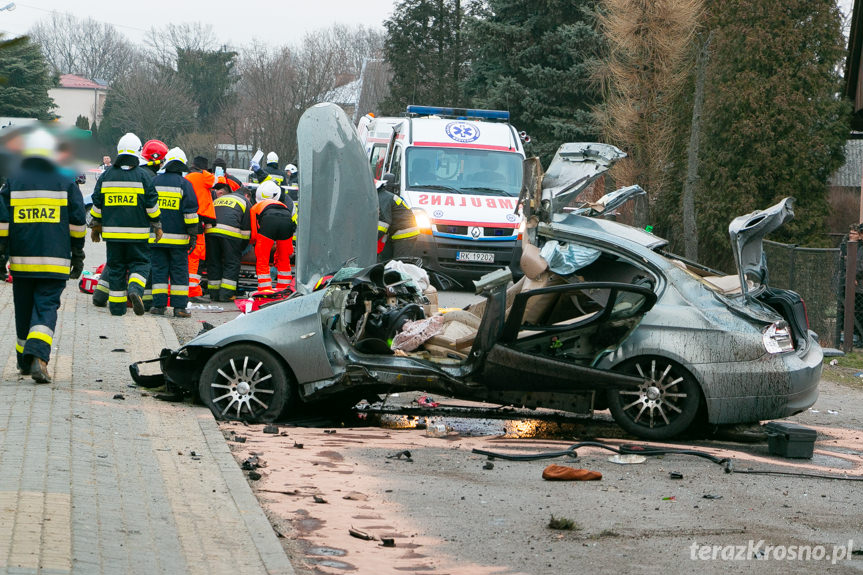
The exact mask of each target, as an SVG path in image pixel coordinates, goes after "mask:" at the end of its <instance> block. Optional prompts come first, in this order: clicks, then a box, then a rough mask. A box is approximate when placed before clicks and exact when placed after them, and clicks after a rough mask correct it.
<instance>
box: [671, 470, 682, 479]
mask: <svg viewBox="0 0 863 575" xmlns="http://www.w3.org/2000/svg"><path fill="white" fill-rule="evenodd" d="M668 478H669V479H683V474H682V473H680V472H679V471H670V472H669V473H668Z"/></svg>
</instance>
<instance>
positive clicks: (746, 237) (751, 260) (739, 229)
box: [728, 198, 794, 298]
mask: <svg viewBox="0 0 863 575" xmlns="http://www.w3.org/2000/svg"><path fill="white" fill-rule="evenodd" d="M793 207H794V198H785V199H784V200H782V201H781V202H779V203H778V204H776V205H773V206H770V207H769V208H767V209H765V210H757V211H754V212H752V213H751V214H747V215H745V216H739V217H736V218H734V219H733V220H732V221H731V223H730V224H729V225H728V234H729V235H730V236H731V249H732V250H733V252H734V259H735V262H736V263H737V273H738V275H739V276H740V287H741V289H742V290H743V291H742V293H743V296H744V298H751V297H755V296H757V295H758V294H759V293H761V292H762V291H764V288H766V287H767V279H768V278H767V259H766V258H765V257H764V244H763V239H764V236H766V235H767V234H769V233H771V232H773V231H775V230H777V229H778V228H780V227H781V226H782V225H783V224H784V223H785V222H787V221H788V220H790V219H791V218H793V217H794V209H793ZM748 282H751V284H750V283H748Z"/></svg>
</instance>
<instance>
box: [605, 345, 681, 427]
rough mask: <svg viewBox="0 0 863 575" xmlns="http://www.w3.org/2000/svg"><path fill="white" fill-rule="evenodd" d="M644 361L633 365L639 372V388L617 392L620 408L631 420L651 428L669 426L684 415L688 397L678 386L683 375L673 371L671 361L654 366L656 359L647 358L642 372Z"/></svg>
mask: <svg viewBox="0 0 863 575" xmlns="http://www.w3.org/2000/svg"><path fill="white" fill-rule="evenodd" d="M645 363H646V362H637V363H636V364H635V369H636V371H637V372H638V375H639V376H641V378H642V379H643V382H642V384H641V385H640V386H639V387H638V390H637V391H636V390H624V389H622V390H620V391H619V392H618V393H619V394H620V395H621V400H622V402H623V403H624V404H623V406H622V408H621V409H622V411H623V412H624V413H626V414H627V415H629V416H630V417H631V419H632V422H633V423H636V424H639V425H644V426H646V427H650V428H651V429H653V428H654V427H662V426H667V425H671V422H672V421H674V420H675V419H676V418H677V417H679V416H680V415H682V414H683V407H682V404H683V402H684V401H685V400H686V398H687V397H688V394H687V393H685V392H683V390H682V386H681V385H680V384H681V383H682V382H683V380H684V378H683V376H681V375H678V374H677V373H676V372H675V371H673V366H672V365H671V364H670V363H668V364H666V365H665V367H664V368H663V367H660V368H659V369H657V365H656V360H655V359H653V360H650V368H649V370H647V373H645V369H644V365H643V364H645ZM630 400H631V401H630ZM627 401H629V403H626V402H627Z"/></svg>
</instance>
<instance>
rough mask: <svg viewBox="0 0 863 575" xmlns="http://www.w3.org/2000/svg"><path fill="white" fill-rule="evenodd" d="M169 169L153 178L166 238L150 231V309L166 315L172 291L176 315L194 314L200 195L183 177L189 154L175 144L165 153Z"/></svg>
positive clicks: (155, 312) (157, 313)
mask: <svg viewBox="0 0 863 575" xmlns="http://www.w3.org/2000/svg"><path fill="white" fill-rule="evenodd" d="M164 167H165V172H164V173H162V174H159V175H157V176H156V177H155V178H154V179H153V186H155V188H156V192H158V194H159V209H160V210H161V212H162V215H161V221H162V239H161V240H159V242H158V243H156V238H155V234H150V263H151V265H152V269H151V277H152V278H153V307H152V308H150V313H152V314H154V315H165V311H166V309H165V308H167V306H168V295H169V294H170V296H171V306H172V307H173V308H174V317H191V315H192V314H190V313H189V312H188V311H186V305H187V304H188V303H189V258H188V252H189V250H190V249H192V248H193V247H194V246H195V243H196V242H197V234H198V198H197V197H196V196H195V189H194V188H193V187H192V184H191V182H189V180H187V179H186V178H184V177H183V172H185V171H187V170H188V168H187V167H186V154H185V153H183V150H181V149H180V148H173V149H171V150H169V151H168V152H167V154H166V155H165V163H164Z"/></svg>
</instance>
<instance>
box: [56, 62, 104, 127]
mask: <svg viewBox="0 0 863 575" xmlns="http://www.w3.org/2000/svg"><path fill="white" fill-rule="evenodd" d="M107 93H108V86H107V84H105V83H100V82H97V81H94V80H88V79H87V78H84V77H81V76H76V75H74V74H63V75H62V76H60V86H59V87H57V88H52V89H50V90H48V95H49V96H51V98H53V99H54V104H55V106H54V113H55V114H56V115H57V116H58V122H60V123H61V124H64V125H67V126H74V125H75V120H77V119H78V116H84V117H86V118H87V119H88V120H89V121H90V125H93V122H94V121H95V122H96V123H97V124H101V123H102V108H103V107H104V106H105V95H106V94H107Z"/></svg>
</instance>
